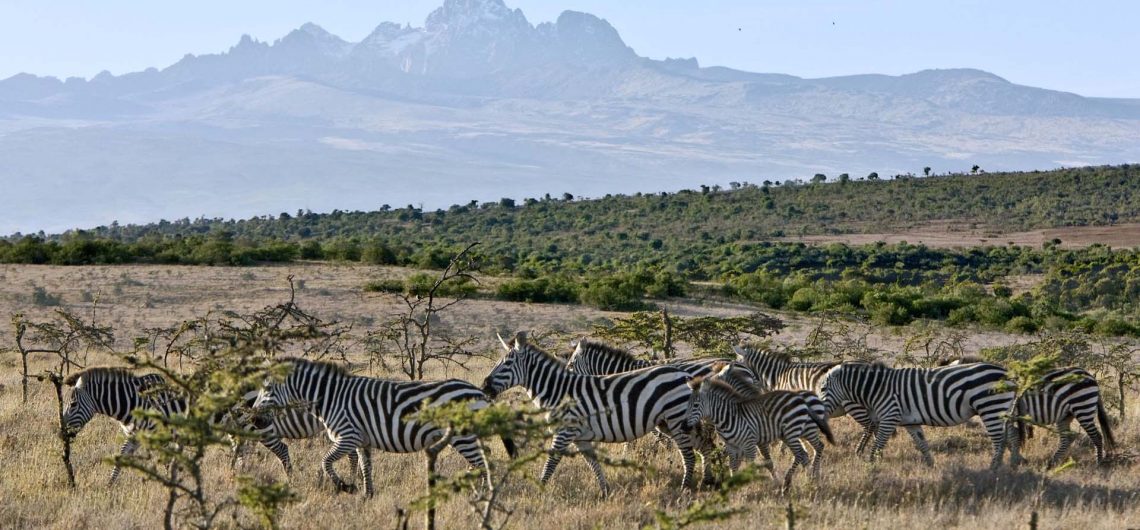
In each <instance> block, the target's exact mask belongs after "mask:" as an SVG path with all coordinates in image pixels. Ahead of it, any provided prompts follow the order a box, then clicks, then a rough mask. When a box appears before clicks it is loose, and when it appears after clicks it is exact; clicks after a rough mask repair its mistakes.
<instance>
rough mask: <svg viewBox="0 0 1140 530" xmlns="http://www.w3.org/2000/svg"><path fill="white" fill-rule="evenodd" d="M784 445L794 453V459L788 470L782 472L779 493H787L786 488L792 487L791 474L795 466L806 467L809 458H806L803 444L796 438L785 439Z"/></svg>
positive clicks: (794, 470)
mask: <svg viewBox="0 0 1140 530" xmlns="http://www.w3.org/2000/svg"><path fill="white" fill-rule="evenodd" d="M784 445H786V446H788V449H790V450H791V451H792V454H793V455H795V460H794V461H793V462H792V467H790V468H788V472H787V473H786V474H784V487H783V488H782V489H781V490H780V494H781V495H787V493H788V490H789V489H791V487H792V476H793V475H795V473H796V468H799V467H803V468H807V467H808V464H809V463H810V462H811V460H810V459H809V458H808V455H807V451H804V445H803V444H802V443H800V440H799V439H798V438H793V439H790V440H789V439H785V440H784Z"/></svg>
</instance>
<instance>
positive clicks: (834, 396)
mask: <svg viewBox="0 0 1140 530" xmlns="http://www.w3.org/2000/svg"><path fill="white" fill-rule="evenodd" d="M852 364H853V363H841V364H838V365H836V366H835V368H832V369H830V370H828V371H827V374H826V375H824V376H823V385H822V386H821V387H820V389H819V399H820V400H821V401H823V406H824V407H825V408H826V410H827V414H828V415H829V416H830V415H831V414H832V413H834V412H835V411H837V410H842V409H844V407H843V403H844V402H846V401H848V396H847V385H845V384H843V380H844V379H845V378H846V377H847V373H848V372H850V371H851V370H852V368H851V365H852Z"/></svg>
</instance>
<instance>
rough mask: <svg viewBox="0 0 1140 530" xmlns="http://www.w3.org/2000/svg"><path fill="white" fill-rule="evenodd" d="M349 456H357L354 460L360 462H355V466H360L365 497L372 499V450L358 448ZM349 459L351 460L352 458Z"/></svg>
mask: <svg viewBox="0 0 1140 530" xmlns="http://www.w3.org/2000/svg"><path fill="white" fill-rule="evenodd" d="M349 455H356V458H353V459H352V460H358V461H359V462H353V464H358V465H359V467H360V476H361V478H362V479H363V480H364V496H365V497H367V498H369V499H371V498H372V493H373V490H372V450H371V449H369V448H367V447H364V446H361V447H357V448H356V451H353V452H351V453H349ZM349 458H351V456H350V457H349ZM353 467H356V465H354V466H353Z"/></svg>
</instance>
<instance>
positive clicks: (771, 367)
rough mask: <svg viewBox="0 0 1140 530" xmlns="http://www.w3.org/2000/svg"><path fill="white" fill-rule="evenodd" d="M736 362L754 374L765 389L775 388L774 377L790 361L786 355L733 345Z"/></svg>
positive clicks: (784, 368) (785, 367) (753, 347)
mask: <svg viewBox="0 0 1140 530" xmlns="http://www.w3.org/2000/svg"><path fill="white" fill-rule="evenodd" d="M732 351H733V352H734V353H736V361H737V362H739V363H741V364H743V365H744V366H747V367H748V368H749V369H750V370H752V373H754V374H756V377H758V378H759V382H760V383H762V384H764V385H765V387H766V388H775V387H776V376H777V375H778V374H779V373H781V372H783V371H784V370H786V369H787V367H788V364H790V363H791V359H790V358H789V357H788V356H787V355H786V354H781V353H775V352H771V351H767V350H763V349H760V348H757V347H755V346H741V345H734V346H733V347H732Z"/></svg>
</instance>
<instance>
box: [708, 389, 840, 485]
mask: <svg viewBox="0 0 1140 530" xmlns="http://www.w3.org/2000/svg"><path fill="white" fill-rule="evenodd" d="M689 387H690V388H691V389H692V393H691V397H690V400H689V407H688V408H689V419H688V424H689V425H695V424H696V422H697V421H699V420H700V418H701V417H706V418H709V419H710V420H711V421H712V423H713V425H715V426H716V430H717V432H718V433H719V434H720V435H721V437H722V438H724V442H725V452H726V453H728V458H729V469H730V470H732V471H733V472H735V471H736V470H737V469H738V468H739V467H740V463H741V461H742V460H748V461H752V460H755V459H756V450H757V449H759V450H760V454H761V455H762V456H763V457H764V467H765V468H767V469H768V472H769V473H771V474H772V477H773V478H776V470H775V466H774V465H773V463H772V456H771V454H770V452H769V450H768V446H769V445H770V444H772V443H773V442H775V441H777V440H782V441H783V442H784V446H785V447H787V448H788V449H789V450H791V452H792V454H793V455H794V456H795V460H794V461H793V462H792V466H791V467H790V468H789V469H788V472H787V473H786V474H785V475H784V483H783V488H782V490H781V491H782V492H784V493H786V492H787V491H788V489H789V488H790V487H791V483H792V476H793V475H794V474H795V472H796V469H797V468H798V467H804V468H807V466H808V463H809V458H808V454H807V451H806V450H805V449H804V446H803V443H802V441H801V439H803V440H807V442H808V443H809V444H810V445H811V446H812V449H813V451H814V452H815V456H814V458H812V459H810V462H811V476H812V478H813V479H818V478H819V474H820V465H821V463H822V461H823V442H822V441H820V439H819V435H820V433H823V435H824V437H826V438H827V441H828V442H829V443H831V444H832V445H835V438H834V437H833V436H832V434H831V429H830V427H829V426H828V424H827V416H826V415H825V414H819V413H817V412H816V411H813V407H812V406H811V405H810V404H809V398H808V396H812V397H814V396H815V395H814V394H813V393H807V392H802V391H790V390H773V391H769V392H761V391H760V389H759V388H758V387H756V386H754V385H748V384H747V383H745V382H742V381H740V380H739V378H737V377H735V376H731V375H729V374H723V375H722V374H720V373H717V374H713V375H710V376H707V377H698V378H694V379H693V380H691V381H690V382H689ZM816 400H818V397H817V398H816Z"/></svg>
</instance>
